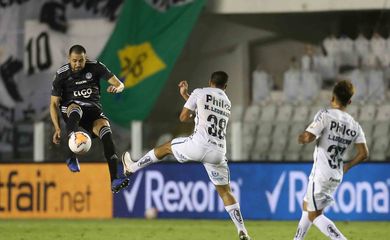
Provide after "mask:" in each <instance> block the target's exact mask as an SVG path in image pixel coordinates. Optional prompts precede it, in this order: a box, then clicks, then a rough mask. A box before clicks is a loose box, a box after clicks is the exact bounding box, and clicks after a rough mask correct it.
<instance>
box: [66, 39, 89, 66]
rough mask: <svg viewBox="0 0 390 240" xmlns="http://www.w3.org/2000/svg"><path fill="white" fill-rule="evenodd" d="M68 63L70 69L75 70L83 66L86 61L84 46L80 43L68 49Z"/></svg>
mask: <svg viewBox="0 0 390 240" xmlns="http://www.w3.org/2000/svg"><path fill="white" fill-rule="evenodd" d="M68 58H69V64H70V67H71V69H72V71H74V72H77V71H80V70H82V69H83V68H84V67H85V63H86V61H87V56H86V51H85V48H84V47H83V46H81V45H73V46H72V47H71V48H70V49H69V57H68Z"/></svg>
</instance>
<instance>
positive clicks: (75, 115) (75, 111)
mask: <svg viewBox="0 0 390 240" xmlns="http://www.w3.org/2000/svg"><path fill="white" fill-rule="evenodd" d="M66 116H67V120H66V131H67V134H68V138H69V137H70V134H72V132H75V131H77V130H78V128H79V122H80V120H81V118H82V117H83V110H82V109H81V107H80V106H79V105H77V104H75V103H72V104H70V105H69V106H68V107H67V109H66ZM66 164H67V166H68V168H69V170H70V171H71V172H80V164H79V160H78V159H77V156H76V154H75V153H73V152H72V151H71V150H70V149H69V147H68V158H67V159H66Z"/></svg>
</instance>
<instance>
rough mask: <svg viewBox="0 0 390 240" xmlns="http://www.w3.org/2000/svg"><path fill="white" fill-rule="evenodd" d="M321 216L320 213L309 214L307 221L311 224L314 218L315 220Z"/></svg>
mask: <svg viewBox="0 0 390 240" xmlns="http://www.w3.org/2000/svg"><path fill="white" fill-rule="evenodd" d="M321 214H322V212H320V211H316V212H309V214H308V217H309V220H310V221H311V222H313V221H314V219H316V218H317V217H318V216H320V215H321Z"/></svg>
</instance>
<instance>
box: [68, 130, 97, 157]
mask: <svg viewBox="0 0 390 240" xmlns="http://www.w3.org/2000/svg"><path fill="white" fill-rule="evenodd" d="M91 144H92V142H91V138H90V137H89V136H88V134H86V133H85V132H81V131H79V132H72V134H71V135H70V137H69V142H68V145H69V148H70V150H72V152H74V153H76V154H84V153H87V152H88V151H89V149H90V148H91Z"/></svg>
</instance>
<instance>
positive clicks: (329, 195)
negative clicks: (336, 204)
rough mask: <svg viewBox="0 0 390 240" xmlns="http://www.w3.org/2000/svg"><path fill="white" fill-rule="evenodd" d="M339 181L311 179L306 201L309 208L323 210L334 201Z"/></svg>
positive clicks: (312, 210) (310, 209)
mask: <svg viewBox="0 0 390 240" xmlns="http://www.w3.org/2000/svg"><path fill="white" fill-rule="evenodd" d="M339 184H340V183H339V182H331V181H324V180H318V179H309V184H308V185H307V191H306V195H305V197H304V199H303V200H304V201H305V202H306V203H307V210H308V211H310V212H314V211H318V210H323V209H324V208H326V207H327V206H329V205H331V204H332V203H333V201H334V200H333V193H334V192H335V191H336V188H337V186H338V185H339Z"/></svg>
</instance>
